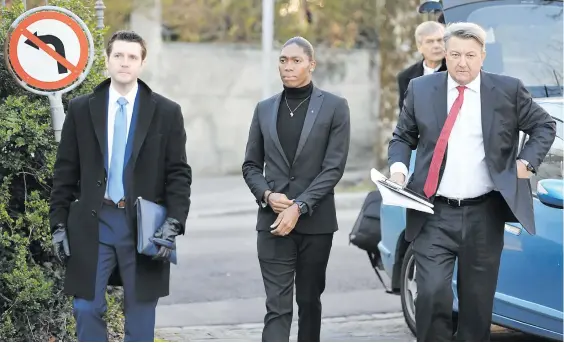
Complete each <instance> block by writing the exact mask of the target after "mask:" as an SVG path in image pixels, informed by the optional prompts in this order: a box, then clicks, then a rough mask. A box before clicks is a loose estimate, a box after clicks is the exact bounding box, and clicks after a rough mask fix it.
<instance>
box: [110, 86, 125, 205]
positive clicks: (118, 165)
mask: <svg viewBox="0 0 564 343" xmlns="http://www.w3.org/2000/svg"><path fill="white" fill-rule="evenodd" d="M117 103H118V105H119V108H118V110H117V112H116V117H115V120H114V137H113V143H112V160H111V162H110V176H109V180H108V195H109V196H110V199H112V201H113V202H115V203H116V204H117V203H118V202H119V201H120V200H121V199H122V198H123V196H124V194H125V192H124V190H123V163H124V157H125V142H126V135H127V116H126V112H125V105H127V100H126V99H125V98H124V97H121V98H119V99H118V101H117Z"/></svg>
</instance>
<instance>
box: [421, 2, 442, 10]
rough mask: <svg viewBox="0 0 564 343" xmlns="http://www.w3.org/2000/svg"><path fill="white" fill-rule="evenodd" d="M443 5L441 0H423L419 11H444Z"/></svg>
mask: <svg viewBox="0 0 564 343" xmlns="http://www.w3.org/2000/svg"><path fill="white" fill-rule="evenodd" d="M442 11H443V5H441V2H440V0H422V1H421V4H420V5H419V13H435V12H442Z"/></svg>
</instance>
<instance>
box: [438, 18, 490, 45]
mask: <svg viewBox="0 0 564 343" xmlns="http://www.w3.org/2000/svg"><path fill="white" fill-rule="evenodd" d="M486 36H487V34H486V31H485V30H484V29H483V28H482V27H481V26H480V25H478V24H475V23H467V22H459V23H452V24H449V25H448V26H447V27H446V29H445V35H444V41H445V45H446V44H447V43H448V41H449V39H451V38H452V37H457V38H461V39H473V40H475V41H476V42H478V44H480V46H481V47H482V51H486Z"/></svg>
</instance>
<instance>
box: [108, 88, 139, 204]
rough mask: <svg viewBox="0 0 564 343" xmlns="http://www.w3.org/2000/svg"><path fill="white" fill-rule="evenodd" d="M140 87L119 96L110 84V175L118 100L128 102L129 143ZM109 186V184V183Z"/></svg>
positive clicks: (126, 110) (126, 107)
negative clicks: (121, 99) (134, 107)
mask: <svg viewBox="0 0 564 343" xmlns="http://www.w3.org/2000/svg"><path fill="white" fill-rule="evenodd" d="M138 89H139V85H138V84H137V83H135V85H134V86H133V88H132V89H131V90H130V91H129V93H127V94H126V95H125V96H123V95H121V94H119V93H118V92H117V91H116V90H115V89H114V87H113V86H112V85H111V84H110V96H109V99H108V175H109V174H110V173H109V169H110V168H111V167H112V166H111V162H112V146H113V142H114V122H115V119H116V113H117V110H118V108H119V104H118V102H117V101H118V99H119V98H121V97H124V98H125V99H126V100H127V105H125V114H126V120H127V125H126V127H127V132H126V136H125V141H126V142H127V137H128V135H129V126H130V125H131V117H133V105H134V104H135V97H136V96H137V90H138ZM108 185H109V183H108ZM105 197H106V199H110V196H109V195H108V186H107V185H106V195H105Z"/></svg>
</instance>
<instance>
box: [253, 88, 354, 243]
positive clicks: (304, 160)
mask: <svg viewBox="0 0 564 343" xmlns="http://www.w3.org/2000/svg"><path fill="white" fill-rule="evenodd" d="M280 99H281V93H279V94H277V95H275V96H273V97H271V98H269V99H267V100H264V101H261V102H259V103H258V104H257V106H256V108H255V113H254V115H253V119H252V122H251V128H250V130H249V139H248V142H247V148H246V152H245V161H244V163H243V167H242V169H243V177H244V179H245V182H246V183H247V185H248V186H249V189H250V190H251V192H252V193H253V195H254V196H255V198H256V201H257V203H258V204H259V210H258V219H257V230H272V229H270V225H272V223H273V222H274V221H275V220H276V217H277V214H276V213H274V211H273V210H272V209H271V208H270V206H267V205H266V204H264V202H263V195H264V193H265V191H266V190H271V191H274V192H277V193H284V194H286V196H287V197H288V199H295V200H296V201H303V202H305V203H306V204H307V206H308V210H309V212H308V214H305V215H302V216H301V217H300V218H299V220H298V223H297V224H296V227H295V228H294V230H295V231H296V232H299V233H304V234H319V233H332V232H335V231H336V230H337V229H338V226H337V214H336V210H335V197H334V194H335V191H334V187H335V185H336V184H337V183H338V182H339V180H340V179H341V177H342V176H343V172H344V170H345V164H346V161H347V156H348V151H349V141H350V114H349V107H348V103H347V100H346V99H344V98H341V97H338V96H336V95H334V94H331V93H329V92H325V91H322V90H320V89H318V88H316V87H314V88H313V91H312V95H311V100H310V102H309V107H308V109H307V114H306V118H305V122H304V126H303V130H302V132H301V135H300V140H299V144H298V148H297V151H296V156H295V158H294V160H293V161H288V159H287V158H286V154H285V153H284V150H282V146H281V145H280V140H279V139H278V132H277V129H276V120H277V117H278V107H279V105H280ZM263 172H264V175H263Z"/></svg>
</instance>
